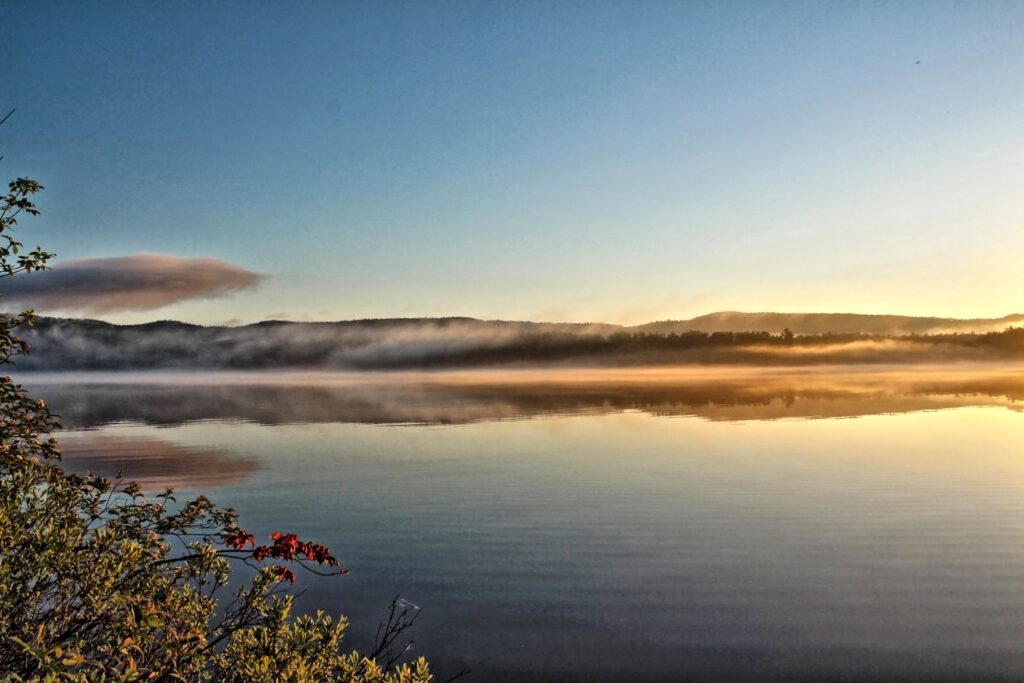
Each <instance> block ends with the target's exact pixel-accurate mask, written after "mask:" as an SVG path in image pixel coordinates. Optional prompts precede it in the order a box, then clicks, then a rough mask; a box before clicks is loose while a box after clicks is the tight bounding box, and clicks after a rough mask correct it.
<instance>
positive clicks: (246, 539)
mask: <svg viewBox="0 0 1024 683" xmlns="http://www.w3.org/2000/svg"><path fill="white" fill-rule="evenodd" d="M224 544H225V545H227V546H228V547H230V548H233V549H234V550H241V549H243V548H244V547H245V546H246V544H248V545H250V546H252V547H253V548H255V547H256V537H255V536H253V535H252V534H247V533H245V532H244V531H241V530H239V531H237V532H235V533H233V534H227V535H226V536H225V537H224Z"/></svg>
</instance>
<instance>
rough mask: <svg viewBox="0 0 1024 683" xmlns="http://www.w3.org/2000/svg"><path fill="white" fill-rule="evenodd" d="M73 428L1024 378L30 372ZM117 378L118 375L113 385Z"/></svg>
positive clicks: (834, 392)
mask: <svg viewBox="0 0 1024 683" xmlns="http://www.w3.org/2000/svg"><path fill="white" fill-rule="evenodd" d="M22 380H25V381H26V384H29V385H32V389H33V392H34V393H35V394H37V395H39V396H42V397H44V398H46V399H48V401H49V403H50V405H51V406H52V407H53V409H54V411H55V412H57V413H58V414H59V415H60V417H61V419H62V420H63V422H64V424H65V425H66V426H67V427H68V428H89V427H96V426H101V425H105V424H112V423H118V422H142V423H147V424H154V425H177V424H182V423H186V422H191V421H196V420H211V419H214V420H245V421H250V422H255V423H260V424H287V423H326V422H354V423H368V424H461V423H468V422H476V421H483V420H502V419H522V418H530V417H539V416H552V415H575V414H604V413H613V412H621V411H625V410H640V411H644V412H648V413H651V414H654V415H672V416H675V415H692V416H698V417H703V418H706V419H711V420H771V419H779V418H787V417H804V418H814V417H844V416H856V415H871V414H880V413H899V412H909V411H917V410H932V409H940V408H949V407H958V406H982V405H991V406H1004V407H1008V408H1011V409H1014V410H1018V409H1020V408H1021V407H1022V406H1024V403H1018V402H1021V401H1024V373H1021V372H1011V371H994V370H987V371H986V370H985V369H984V368H980V369H979V368H975V369H973V370H971V371H948V370H947V371H940V370H936V369H927V370H925V371H921V372H907V371H902V370H899V371H897V370H890V371H884V370H882V371H873V372H864V371H860V372H856V371H849V370H846V371H843V370H836V369H831V370H820V371H819V370H790V371H782V370H779V371H771V370H766V369H763V368H762V369H754V368H748V369H745V370H740V369H730V370H724V369H703V370H697V371H682V370H675V371H664V370H657V369H644V370H633V371H629V370H619V371H610V370H609V371H589V372H588V371H562V372H553V371H521V372H506V373H496V372H476V373H474V372H463V373H433V374H432V373H408V374H404V375H371V376H366V375H351V374H349V375H332V374H326V373H312V374H305V375H289V374H282V375H268V374H263V375H252V374H245V373H238V374H230V373H226V374H222V375H214V376H199V375H163V376H146V375H122V376H109V375H108V376H102V377H91V376H90V375H88V374H86V375H82V376H79V377H75V378H63V379H62V378H61V376H59V375H58V376H50V377H36V378H33V377H32V376H31V375H28V376H27V377H23V378H22ZM115 380H116V381H115Z"/></svg>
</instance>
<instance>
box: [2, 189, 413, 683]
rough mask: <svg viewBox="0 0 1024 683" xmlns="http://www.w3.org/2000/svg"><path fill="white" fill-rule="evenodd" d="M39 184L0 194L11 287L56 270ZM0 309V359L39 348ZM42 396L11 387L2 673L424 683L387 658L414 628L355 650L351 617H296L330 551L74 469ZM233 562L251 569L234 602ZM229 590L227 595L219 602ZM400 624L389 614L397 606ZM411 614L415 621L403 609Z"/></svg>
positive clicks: (205, 503) (6, 384)
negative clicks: (31, 234) (25, 248)
mask: <svg viewBox="0 0 1024 683" xmlns="http://www.w3.org/2000/svg"><path fill="white" fill-rule="evenodd" d="M41 189H42V188H41V186H40V185H38V183H35V182H33V181H31V180H27V179H18V180H16V181H13V182H11V183H10V185H9V188H8V193H7V194H6V195H5V196H3V197H0V278H2V277H11V276H14V275H19V274H23V273H30V272H32V271H35V270H40V269H43V268H45V267H46V264H47V262H48V261H49V259H50V258H51V257H52V255H51V254H48V253H47V252H44V251H43V250H42V249H39V248H38V247H37V248H36V249H35V250H34V251H31V252H29V253H27V254H23V255H19V254H20V253H21V252H22V245H21V244H20V243H18V242H16V241H15V240H14V238H13V236H12V233H11V229H12V227H13V226H14V225H15V224H16V223H17V220H18V218H19V216H21V215H34V214H36V213H37V211H36V208H35V206H34V205H33V203H32V201H31V198H32V195H34V194H35V193H36V192H38V191H39V190H41ZM33 322H34V316H33V314H32V312H31V311H29V312H26V313H22V314H19V315H0V363H7V364H9V363H12V362H13V360H14V358H15V357H16V356H17V355H19V354H22V353H27V352H28V347H27V345H26V344H25V343H24V342H23V341H22V340H21V339H19V337H18V336H17V329H18V328H19V327H22V326H25V325H31V324H32V323H33ZM58 428H59V424H58V422H57V420H56V419H55V417H54V416H53V415H51V413H50V411H49V409H48V408H47V406H46V404H45V403H44V402H43V401H39V400H33V399H32V398H31V397H30V396H29V395H28V394H27V393H26V392H25V390H24V389H23V388H22V387H21V386H19V385H17V384H15V383H14V381H13V380H12V379H11V378H10V377H3V378H2V379H0V673H3V674H5V678H6V680H15V681H30V680H31V681H135V680H176V681H267V682H270V681H275V682H276V681H353V682H355V681H367V682H370V681H381V682H384V681H387V682H399V681H402V682H408V683H426V682H427V681H430V680H431V679H432V676H431V674H430V672H429V670H428V667H427V664H426V662H425V661H424V660H423V659H419V660H416V661H415V662H412V663H410V664H404V665H397V666H396V665H394V664H393V658H389V661H388V663H387V665H380V664H378V662H377V661H376V659H375V658H376V657H378V656H381V655H382V653H383V647H384V646H385V645H387V644H390V643H392V642H393V641H394V633H395V632H396V630H401V629H402V628H404V627H406V626H408V625H409V623H410V622H411V620H409V619H404V620H403V619H402V618H400V619H398V620H397V621H395V622H392V620H389V625H392V626H394V627H395V628H390V629H386V632H385V636H384V637H383V639H382V640H381V643H382V644H381V646H380V647H378V648H377V650H376V651H375V652H374V653H372V654H370V655H368V656H362V655H360V654H359V653H358V652H344V651H343V646H342V636H343V635H344V632H345V627H346V623H347V622H346V621H345V619H344V618H338V619H332V618H330V617H328V616H325V615H323V614H322V613H317V614H316V615H313V616H301V617H297V618H296V617H293V616H292V615H291V610H292V599H293V598H292V596H291V595H290V594H288V592H287V590H288V588H289V586H290V585H291V584H292V583H294V582H295V580H296V576H295V571H293V570H298V569H305V570H308V571H311V572H315V573H319V574H343V573H346V570H344V569H341V568H340V567H339V566H338V562H337V560H336V559H335V558H334V557H333V556H332V555H331V553H330V551H329V550H328V549H327V548H326V547H324V546H322V545H318V544H316V543H310V542H306V541H303V540H301V539H299V538H298V537H297V536H296V535H294V534H274V535H273V536H272V537H271V538H270V539H269V541H270V542H269V543H266V544H257V543H256V539H255V538H253V537H252V536H251V535H250V534H247V533H245V532H244V531H242V530H241V529H240V528H239V525H238V516H237V514H236V513H235V512H234V511H232V510H230V509H223V508H219V507H217V506H215V505H214V504H213V503H212V502H210V501H209V500H208V499H206V498H205V497H199V498H196V499H195V500H189V501H185V502H183V503H179V502H178V501H176V500H175V498H174V495H173V492H172V491H170V490H168V491H166V492H164V493H162V494H160V495H156V496H148V495H145V494H144V493H143V492H142V491H141V490H140V489H139V487H138V486H137V485H136V484H134V483H125V482H122V481H120V480H115V481H111V480H108V479H105V478H102V477H96V476H88V475H87V476H79V475H74V474H68V473H66V472H64V471H63V469H62V468H61V467H60V452H59V449H58V445H57V442H56V441H55V440H54V439H53V438H52V437H51V436H50V435H51V434H52V433H53V432H54V431H55V430H57V429H58ZM233 563H245V564H247V565H249V566H251V567H253V568H254V570H255V572H254V573H255V575H254V576H253V577H252V578H251V579H250V580H248V581H246V582H244V583H242V585H241V586H239V587H236V588H234V591H233V594H232V593H231V592H230V591H231V588H230V586H229V577H230V575H231V570H232V565H233ZM224 593H228V594H229V597H227V598H226V599H221V596H222V595H223V594H224ZM392 614H393V615H394V608H393V610H392ZM400 617H404V614H402V615H400Z"/></svg>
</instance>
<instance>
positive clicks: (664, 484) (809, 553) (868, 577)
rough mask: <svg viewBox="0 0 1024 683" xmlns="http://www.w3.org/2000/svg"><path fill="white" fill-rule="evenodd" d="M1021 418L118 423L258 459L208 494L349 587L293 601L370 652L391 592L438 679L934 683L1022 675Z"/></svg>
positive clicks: (981, 411) (981, 412)
mask: <svg viewBox="0 0 1024 683" xmlns="http://www.w3.org/2000/svg"><path fill="white" fill-rule="evenodd" d="M1022 419H1024V417H1022V416H1021V415H1020V414H1019V413H1016V412H1012V411H1007V410H1003V409H997V408H991V407H989V408H985V407H963V408H958V409H955V410H941V411H929V412H917V413H903V414H898V415H876V416H865V417H861V418H858V419H854V420H842V419H828V420H781V421H762V420H745V421H740V422H721V421H708V420H702V419H693V418H690V419H661V418H658V417H655V416H653V415H649V414H645V413H642V412H633V411H630V412H623V413H612V414H604V415H577V416H569V417H562V418H558V419H537V420H516V421H488V422H477V423H472V424H464V425H459V426H439V425H434V426H382V425H368V424H339V423H316V424H304V425H268V426H263V425H259V424H253V423H238V422H216V421H214V422H194V423H188V424H185V425H182V426H179V427H175V428H172V429H167V428H163V429H157V428H154V427H147V426H137V425H136V426H119V427H116V428H114V429H116V430H117V433H118V434H119V435H122V436H125V435H129V434H134V435H136V436H139V437H142V436H145V437H157V438H160V439H164V440H166V441H168V442H173V443H174V444H176V445H178V446H180V447H182V448H185V449H189V450H192V451H199V450H213V451H218V452H220V451H231V452H234V453H239V454H244V455H245V457H247V458H250V459H251V460H252V461H253V462H254V463H256V464H257V467H256V468H255V469H254V470H253V471H252V472H251V474H250V475H249V476H248V478H247V479H245V480H244V481H240V482H238V483H235V484H231V485H228V486H225V487H223V488H220V489H218V491H216V492H215V494H216V495H215V496H214V499H215V500H216V501H218V502H219V503H221V504H225V505H230V506H233V507H236V508H238V509H239V511H240V513H241V515H242V520H243V525H244V526H245V527H246V528H248V529H249V530H251V531H253V532H254V533H256V534H258V535H259V536H263V535H266V534H269V533H271V532H273V531H289V530H301V531H302V532H303V533H304V534H306V535H308V536H309V537H311V538H314V539H316V540H318V541H323V542H325V543H327V544H328V545H329V546H330V547H331V548H332V549H333V550H335V551H336V554H337V555H338V556H339V558H340V559H341V560H342V562H343V564H345V566H348V567H350V568H351V569H352V570H353V573H352V574H351V575H349V576H346V577H341V578H333V579H324V580H320V579H314V578H313V577H304V578H302V586H301V587H302V588H306V589H309V593H308V594H307V595H306V596H304V598H303V600H304V601H305V602H303V603H302V604H303V605H306V606H310V607H312V606H315V607H319V608H326V609H328V610H329V611H343V612H345V613H347V614H348V615H349V616H350V617H352V618H353V622H354V625H353V633H352V640H351V641H350V642H351V643H352V644H353V645H361V644H362V643H363V642H364V641H365V639H366V638H368V637H369V634H370V632H372V630H373V627H374V626H375V625H376V622H377V620H378V619H379V618H380V617H381V616H382V614H383V610H384V609H385V607H386V605H387V603H388V602H389V601H390V599H391V598H392V597H393V596H394V595H395V594H400V595H402V596H403V597H405V598H407V599H409V600H411V601H412V602H414V603H416V604H418V605H420V606H422V607H423V613H422V617H421V621H420V622H419V627H418V629H417V633H416V638H417V644H416V651H417V652H419V653H423V654H427V655H430V656H431V658H432V659H434V660H435V661H437V662H438V663H439V664H440V665H441V666H442V668H443V671H442V673H444V671H447V673H448V675H450V674H451V673H454V672H455V671H457V670H458V669H460V668H462V667H463V666H468V667H469V668H471V669H473V670H474V671H475V672H476V675H477V676H480V677H481V678H482V680H491V679H492V678H493V677H494V676H492V674H493V673H494V672H492V671H491V670H490V668H489V667H498V668H501V669H502V670H503V673H504V674H505V675H506V676H508V678H509V679H510V680H512V679H517V680H524V679H529V680H534V679H537V678H538V674H539V672H542V671H543V672H546V673H547V675H549V676H551V677H552V678H553V679H556V680H564V679H565V678H566V677H571V676H580V677H583V676H586V675H590V674H593V675H594V676H596V677H597V678H598V679H600V677H601V676H603V677H605V678H607V679H608V680H623V679H625V678H628V679H629V680H635V679H638V678H644V677H647V678H660V679H663V680H664V679H675V678H680V677H683V676H684V675H685V674H689V675H695V676H699V675H700V674H709V672H711V673H712V674H713V675H714V676H717V677H718V678H719V679H721V678H722V677H723V676H727V675H728V674H729V673H734V674H737V675H747V676H754V677H755V678H756V676H763V677H770V676H775V677H776V678H779V677H781V678H787V676H788V677H794V676H796V675H798V674H805V675H807V676H809V677H811V678H813V677H814V674H815V673H816V672H817V673H820V672H821V671H825V670H827V671H829V672H836V671H843V672H846V673H848V674H849V675H850V676H851V677H852V678H853V679H858V678H860V679H871V678H874V679H886V678H888V679H893V678H896V677H903V678H908V677H909V678H912V679H913V678H917V679H926V678H929V677H934V676H937V675H944V676H953V677H960V678H969V677H971V676H975V677H983V676H985V675H996V674H1012V673H1014V672H1017V671H1019V670H1021V667H1024V648H1022V647H1021V642H1024V640H1022V638H1021V636H1022V635H1024V617H1022V616H1021V615H1024V573H1022V572H1021V571H1020V570H1019V568H1020V567H1021V566H1024V549H1022V546H1021V544H1020V540H1021V532H1022V530H1024V496H1022V493H1024V460H1022V459H1021V458H1020V443H1021V442H1022V437H1024V433H1022V429H1024V422H1022ZM525 653H528V656H525ZM627 666H628V667H634V668H631V669H629V670H628V671H629V676H626V670H625V669H624V667H627ZM709 675H710V674H709Z"/></svg>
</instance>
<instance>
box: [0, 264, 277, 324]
mask: <svg viewBox="0 0 1024 683" xmlns="http://www.w3.org/2000/svg"><path fill="white" fill-rule="evenodd" d="M264 279H266V276H264V275H260V274H258V273H253V272H251V271H248V270H245V269H244V268H239V267H238V266H235V265H232V264H230V263H227V262H225V261H221V260H219V259H215V258H183V257H180V256H172V255H169V254H133V255H131V256H120V257H113V258H94V259H81V260H77V261H67V262H65V263H61V264H59V265H57V266H56V267H54V268H53V269H52V270H48V271H44V272H41V273H34V274H32V275H28V276H24V277H19V278H13V279H12V280H11V281H10V282H8V283H6V286H5V287H4V288H3V296H4V298H5V303H17V304H19V305H23V306H31V307H33V308H36V309H40V310H44V311H76V312H84V313H88V314H91V315H102V314H105V313H113V312H118V311H148V310H152V309H155V308H161V307H163V306H168V305H170V304H175V303H178V302H181V301H187V300H189V299H206V298H212V297H218V296H224V295H226V294H231V293H233V292H237V291H240V290H244V289H249V288H251V287H255V286H256V285H258V284H259V283H260V282H262V281H263V280H264Z"/></svg>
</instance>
